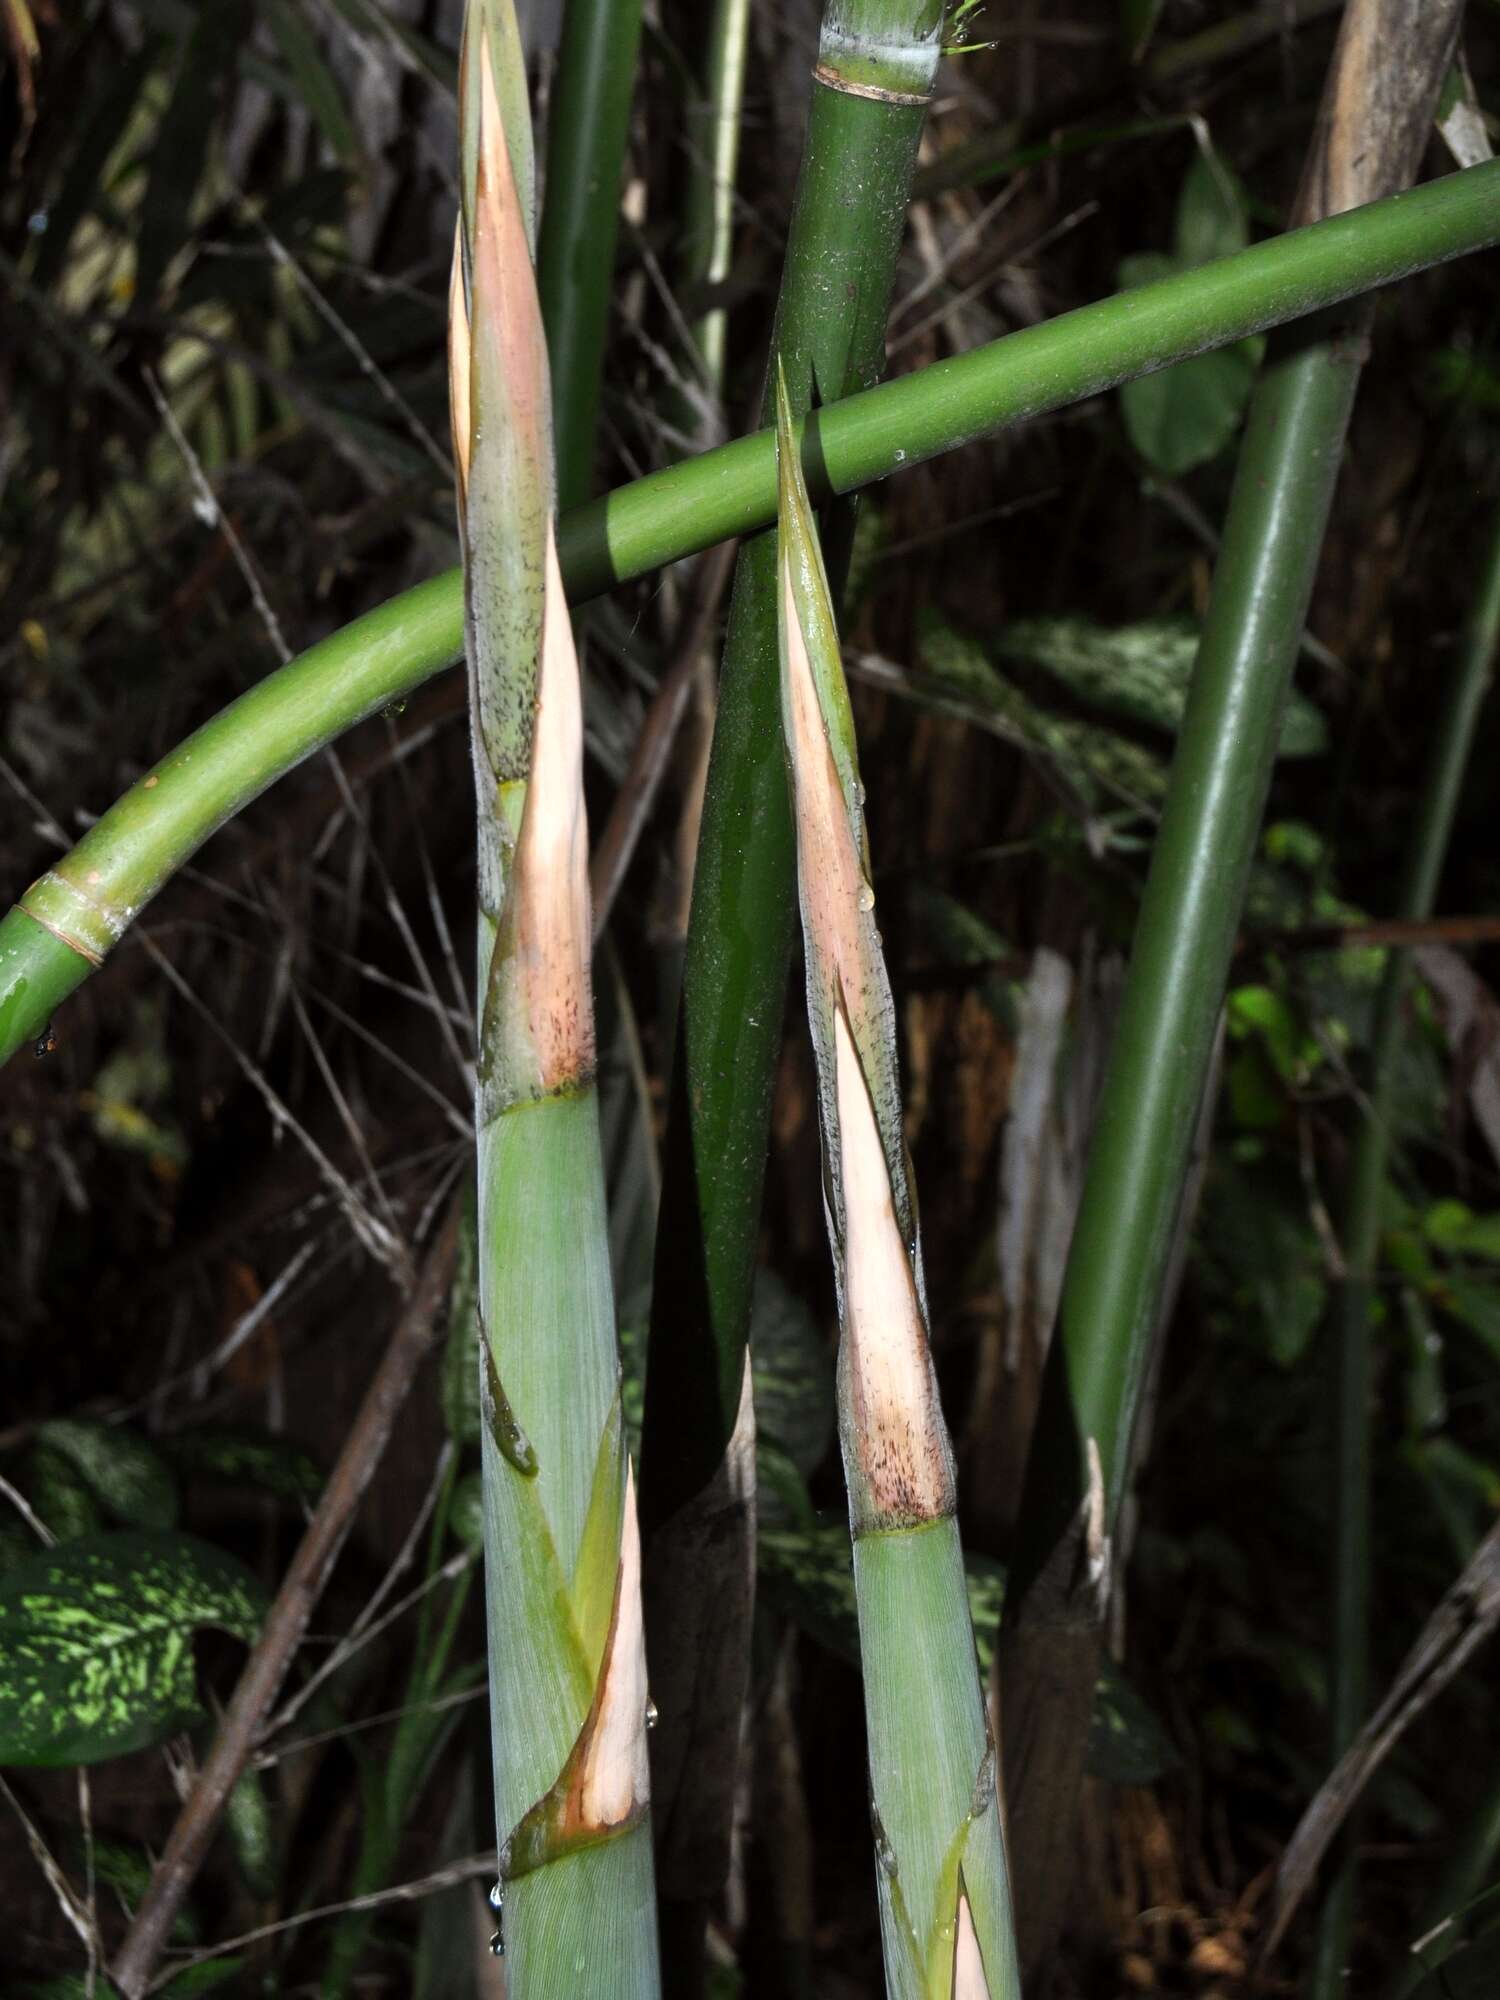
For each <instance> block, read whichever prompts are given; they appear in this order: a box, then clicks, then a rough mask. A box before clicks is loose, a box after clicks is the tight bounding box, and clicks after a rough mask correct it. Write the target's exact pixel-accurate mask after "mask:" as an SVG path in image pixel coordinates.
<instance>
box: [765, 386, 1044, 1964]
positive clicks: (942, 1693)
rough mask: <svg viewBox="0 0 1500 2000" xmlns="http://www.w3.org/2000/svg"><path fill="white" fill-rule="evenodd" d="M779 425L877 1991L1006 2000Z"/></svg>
mask: <svg viewBox="0 0 1500 2000" xmlns="http://www.w3.org/2000/svg"><path fill="white" fill-rule="evenodd" d="M781 417H782V428H781V435H782V440H783V448H784V449H783V457H782V505H781V519H780V528H779V536H778V543H779V547H778V595H779V599H780V602H779V606H778V612H779V625H780V640H779V653H780V676H779V678H780V708H781V723H782V732H783V736H784V740H785V754H786V762H787V768H788V773H789V776H790V789H791V793H792V801H793V818H794V822H795V827H796V855H797V883H798V890H799V900H800V904H801V912H802V932H803V939H804V943H805V947H806V953H805V956H806V967H807V1013H808V1023H809V1026H810V1028H811V1031H812V1043H813V1049H814V1052H815V1055H816V1059H817V1070H818V1111H819V1127H820V1131H821V1135H822V1142H823V1186H824V1195H825V1203H824V1206H825V1212H826V1214H827V1218H828V1234H829V1242H830V1247H831V1249H832V1253H833V1264H834V1275H835V1278H836V1281H837V1288H838V1297H839V1325H840V1343H839V1364H838V1391H839V1437H840V1443H841V1446H842V1451H843V1460H844V1477H845V1481H846V1483H847V1486H848V1489H849V1525H850V1532H851V1535H852V1539H853V1546H854V1586H855V1596H856V1602H857V1607H858V1614H859V1633H860V1658H861V1662H862V1665H863V1669H864V1693H865V1723H866V1733H867V1738H868V1744H869V1771H870V1797H871V1816H872V1819H873V1822H874V1831H875V1850H876V1886H877V1890H878V1894H879V1903H880V1915H881V1938H882V1944H883V1947H884V1955H885V1972H886V1990H887V1992H888V1993H889V1994H890V1995H891V1996H892V2000H1019V1996H1020V1974H1019V1970H1018V1967H1017V1963H1016V1946H1015V1930H1014V1924H1013V1921H1012V1916H1011V1903H1010V1880H1009V1873H1008V1870H1007V1867H1006V1859H1005V1842H1004V1834H1003V1830H1002V1826H1001V1816H1000V1808H999V1804H998V1801H997V1795H996V1774H995V1763H994V1747H993V1745H992V1743H991V1741H990V1736H989V1728H988V1724H987V1722H986V1719H985V1713H984V1702H983V1698H982V1694H981V1690H980V1685H979V1673H978V1667H977V1663H976V1660H975V1652H974V1633H973V1628H972V1625H971V1623H970V1618H969V1605H968V1592H967V1586H966V1584H965V1581H964V1565H963V1550H962V1548H961V1546H960V1543H959V1532H958V1519H957V1488H956V1482H955V1477H954V1465H953V1447H952V1444H951V1442H950V1440H949V1436H948V1431H947V1426H946V1425H945V1423H944V1421H943V1414H942V1409H941V1405H940V1403H939V1399H938V1388H937V1377H936V1373H935V1371H934V1369H933V1365H932V1350H931V1345H930V1340H929V1334H928V1320H927V1297H926V1287H925V1282H924V1279H923V1273H922V1248H921V1241H920V1237H919V1234H918V1230H917V1221H916V1209H915V1200H914V1195H913V1190H912V1188H911V1185H910V1170H909V1165H908V1162H907V1158H906V1142H905V1137H904V1133H903V1128H902V1113H901V1087H900V1077H899V1074H898V1071H897V1065H896V1037H895V1016H896V1009H895V1002H894V999H893V998H892V995H891V987H890V980H889V976H888V974H887V970H886V964H885V957H884V953H883V950H882V948H881V942H880V933H879V931H878V929H877V928H876V917H875V895H874V891H873V889H872V887H871V869H870V855H869V846H868V841H867V838H866V831H865V823H864V788H863V786H862V785H861V783H860V779H859V767H858V751H857V745H856V742H855V735H854V718H853V714H852V712H851V709H850V706H849V692H848V688H847V686H846V684H845V681H844V672H843V665H842V662H841V660H840V657H839V645H838V633H837V630H836V627H835V624H834V615H833V602H832V595H831V592H830V589H829V583H828V577H827V573H826V571H825V569H824V567H823V561H822V555H821V551H820V549H819V545H818V535H817V529H816V526H815V523H814V519H813V512H812V503H811V501H810V499H809V497H808V493H807V488H806V485H805V483H804V482H803V480H802V477H801V474H800V469H799V467H798V464H797V458H796V451H795V447H794V444H793V440H792V431H791V421H790V418H791V412H790V407H789V405H788V404H787V403H786V401H785V398H784V397H783V400H782V408H781Z"/></svg>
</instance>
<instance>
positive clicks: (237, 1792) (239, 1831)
mask: <svg viewBox="0 0 1500 2000" xmlns="http://www.w3.org/2000/svg"><path fill="white" fill-rule="evenodd" d="M224 1831H225V1832H226V1833H227V1834H228V1836H229V1844H230V1847H231V1848H232V1849H233V1850H234V1860H235V1866H236V1867H237V1868H238V1869H239V1871H240V1876H241V1878H242V1880H243V1881H244V1884H245V1887H246V1888H247V1889H248V1890H249V1891H250V1893H251V1895H253V1896H256V1897H258V1898H259V1899H260V1900H262V1901H266V1900H268V1899H269V1898H270V1897H272V1896H274V1895H275V1893H276V1884H277V1881H278V1879H279V1877H280V1872H281V1856H280V1853H279V1851H278V1847H277V1841H276V1822H275V1816H274V1814H273V1812H272V1807H271V1798H270V1793H269V1792H268V1790H267V1786H266V1780H265V1778H264V1777H263V1776H262V1774H261V1773H260V1772H259V1771H257V1770H256V1769H255V1767H254V1765H251V1766H250V1768H249V1769H248V1770H246V1771H245V1772H244V1773H243V1774H242V1775H241V1777H240V1778H239V1780H238V1782H237V1783H236V1785H235V1787H234V1790H233V1791H232V1792H231V1793H230V1794H229V1803H228V1805H227V1806H226V1807H225V1808H224Z"/></svg>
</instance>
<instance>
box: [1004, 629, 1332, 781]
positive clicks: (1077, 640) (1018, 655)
mask: <svg viewBox="0 0 1500 2000" xmlns="http://www.w3.org/2000/svg"><path fill="white" fill-rule="evenodd" d="M995 654H996V656H997V657H998V658H999V659H1001V660H1013V661H1017V662H1019V663H1021V664H1023V665H1027V666H1034V667H1040V668H1042V669H1043V670H1044V671H1045V672H1046V673H1047V674H1049V675H1050V676H1051V677H1052V678H1053V679H1054V680H1056V681H1058V682H1060V683H1061V684H1062V686H1063V687H1064V688H1066V689H1067V690H1068V692H1069V693H1070V694H1072V695H1073V696H1075V697H1076V698H1077V699H1078V700H1079V701H1081V702H1083V703H1084V704H1085V705H1086V706H1087V707H1089V708H1092V709H1095V710H1097V711H1098V712H1099V713H1101V714H1103V715H1106V716H1111V717H1116V718H1118V719H1119V720H1120V721H1122V722H1129V723H1138V724H1140V725H1142V726H1143V727H1145V728H1148V729H1157V730H1162V731H1165V732H1166V733H1167V734H1169V735H1175V734H1176V732H1177V729H1178V726H1179V724H1180V723H1181V721H1182V712H1183V709H1184V708H1185V707H1186V705H1187V695H1188V685H1189V683H1190V682H1191V680H1192V675H1193V662H1194V660H1195V659H1196V658H1197V654H1198V624H1197V620H1196V619H1193V618H1186V617H1182V616H1179V615H1176V614H1166V615H1163V616H1160V617H1155V618H1141V619H1138V620H1136V622H1135V623H1134V624H1132V625H1119V626H1114V627H1111V626H1107V625H1099V624H1096V623H1095V621H1094V620H1093V619H1092V618H1085V617H1082V616H1080V615H1078V614H1076V613H1065V614H1063V615H1061V616H1058V617H1051V618H1019V619H1016V620H1014V621H1013V622H1012V623H1010V624H1009V625H1003V626H1002V627H1001V628H1000V632H999V634H998V636H997V638H996V640H995ZM1327 747H1328V726H1327V724H1326V723H1325V722H1324V720H1323V717H1322V716H1321V715H1320V714H1319V712H1318V710H1317V709H1316V708H1315V707H1314V706H1313V704H1312V703H1311V702H1310V701H1308V700H1307V698H1306V697H1305V696H1303V695H1300V694H1298V693H1297V692H1296V691H1295V690H1294V691H1293V693H1292V696H1291V699H1290V700H1289V702H1288V703H1287V709H1286V714H1285V717H1284V719H1283V722H1282V725H1281V745H1280V750H1279V753H1278V754H1279V755H1281V756H1282V757H1316V756H1318V755H1320V754H1321V753H1322V752H1323V751H1324V750H1326V749H1327Z"/></svg>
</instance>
